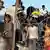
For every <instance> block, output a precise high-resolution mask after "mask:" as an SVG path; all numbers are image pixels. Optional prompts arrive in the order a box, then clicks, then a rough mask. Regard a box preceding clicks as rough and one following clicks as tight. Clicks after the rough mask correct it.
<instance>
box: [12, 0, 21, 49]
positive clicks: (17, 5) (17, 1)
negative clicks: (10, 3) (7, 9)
mask: <svg viewBox="0 0 50 50" xmlns="http://www.w3.org/2000/svg"><path fill="white" fill-rule="evenodd" d="M20 3H21V0H16V5H15V17H14V34H13V46H12V50H14V49H15V31H16V29H17V24H18V22H17V21H18V17H17V15H16V13H17V8H20ZM15 21H16V22H15Z"/></svg>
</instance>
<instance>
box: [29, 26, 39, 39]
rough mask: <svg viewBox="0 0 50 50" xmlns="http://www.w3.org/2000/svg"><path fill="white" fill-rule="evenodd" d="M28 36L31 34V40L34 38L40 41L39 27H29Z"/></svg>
mask: <svg viewBox="0 0 50 50" xmlns="http://www.w3.org/2000/svg"><path fill="white" fill-rule="evenodd" d="M28 34H29V39H33V38H36V39H38V27H36V26H33V27H32V26H30V27H28Z"/></svg>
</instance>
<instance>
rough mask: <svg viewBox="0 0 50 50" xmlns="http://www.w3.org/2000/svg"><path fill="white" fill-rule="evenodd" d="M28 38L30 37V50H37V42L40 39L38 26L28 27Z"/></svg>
mask: <svg viewBox="0 0 50 50" xmlns="http://www.w3.org/2000/svg"><path fill="white" fill-rule="evenodd" d="M27 33H28V35H29V36H28V37H29V50H36V42H37V39H38V26H36V25H34V24H33V25H32V26H31V25H30V24H29V25H28V30H27Z"/></svg>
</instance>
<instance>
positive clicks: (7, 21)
mask: <svg viewBox="0 0 50 50" xmlns="http://www.w3.org/2000/svg"><path fill="white" fill-rule="evenodd" d="M4 25H5V26H4V27H5V28H4V31H6V33H5V35H6V38H7V43H8V46H7V47H8V49H9V50H11V48H12V39H13V23H12V19H11V16H10V15H9V14H5V16H4Z"/></svg>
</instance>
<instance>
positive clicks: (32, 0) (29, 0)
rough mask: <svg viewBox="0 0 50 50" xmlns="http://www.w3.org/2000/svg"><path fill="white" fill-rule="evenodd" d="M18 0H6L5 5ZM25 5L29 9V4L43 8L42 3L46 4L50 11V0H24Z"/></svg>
mask: <svg viewBox="0 0 50 50" xmlns="http://www.w3.org/2000/svg"><path fill="white" fill-rule="evenodd" d="M15 1H16V0H4V2H5V7H8V6H10V5H12V4H15ZM22 2H23V5H24V6H25V7H26V8H25V9H27V7H29V6H34V7H37V8H41V5H43V4H44V5H46V8H47V9H48V11H50V0H22Z"/></svg>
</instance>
